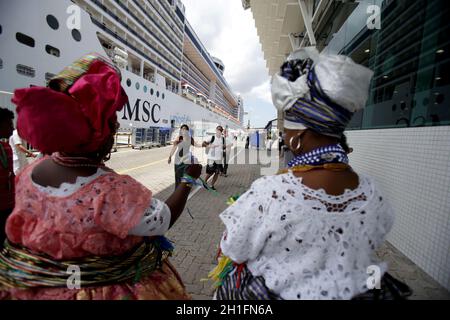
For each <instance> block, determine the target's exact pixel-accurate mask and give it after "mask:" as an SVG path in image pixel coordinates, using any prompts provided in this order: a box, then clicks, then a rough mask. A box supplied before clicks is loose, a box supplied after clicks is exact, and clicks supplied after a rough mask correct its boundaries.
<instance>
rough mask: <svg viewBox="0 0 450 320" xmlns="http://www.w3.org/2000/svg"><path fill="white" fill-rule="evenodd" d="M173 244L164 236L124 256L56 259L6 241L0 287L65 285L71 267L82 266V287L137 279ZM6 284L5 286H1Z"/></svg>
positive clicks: (0, 261) (0, 256)
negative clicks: (73, 259) (72, 259)
mask: <svg viewBox="0 0 450 320" xmlns="http://www.w3.org/2000/svg"><path fill="white" fill-rule="evenodd" d="M171 250H173V247H171V244H170V243H169V242H168V240H167V239H165V238H164V237H156V238H155V240H152V241H145V242H143V243H142V244H140V245H138V246H137V247H136V248H135V249H133V250H131V251H129V252H127V253H125V254H124V255H121V256H112V257H86V258H82V259H78V260H75V261H56V260H53V259H52V258H51V257H48V256H44V255H39V254H36V253H33V252H31V251H30V250H28V249H26V248H25V247H19V246H17V245H14V244H11V243H9V242H8V241H5V244H4V248H3V250H2V251H1V253H0V290H2V289H4V288H36V287H53V288H60V287H66V285H67V279H68V277H69V276H70V274H68V273H67V270H68V268H69V267H70V266H77V267H79V268H80V271H81V274H80V281H81V286H82V287H87V286H100V285H109V284H117V283H120V282H123V281H133V282H134V283H136V282H138V281H139V280H140V279H141V278H142V277H143V276H146V275H148V274H150V273H151V272H153V271H154V270H156V269H157V268H159V267H160V266H161V265H162V261H164V260H165V259H167V258H168V256H170V255H171ZM2 287H3V288H2Z"/></svg>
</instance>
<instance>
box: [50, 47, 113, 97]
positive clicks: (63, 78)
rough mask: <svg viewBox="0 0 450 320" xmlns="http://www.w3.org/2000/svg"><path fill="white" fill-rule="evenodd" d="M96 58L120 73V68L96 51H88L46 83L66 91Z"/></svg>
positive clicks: (55, 88) (57, 89) (53, 87)
mask: <svg viewBox="0 0 450 320" xmlns="http://www.w3.org/2000/svg"><path fill="white" fill-rule="evenodd" d="M98 60H99V61H102V62H104V63H106V64H107V65H108V66H110V67H111V68H113V69H114V70H116V72H117V74H119V75H120V70H119V69H118V68H116V67H115V66H114V65H113V64H112V62H111V61H109V60H108V59H107V58H105V57H103V56H101V55H100V54H98V53H89V54H87V55H85V56H83V57H81V58H80V59H78V60H76V61H75V62H73V63H72V64H71V65H70V66H67V67H66V68H64V70H62V71H61V72H60V73H58V74H57V75H56V76H54V77H53V78H52V79H51V80H50V82H49V83H48V86H49V87H50V88H52V89H53V90H56V91H60V92H67V91H68V90H69V89H70V87H71V86H72V85H73V84H74V83H75V81H77V80H78V79H79V78H80V77H81V76H83V75H84V74H85V73H86V72H87V71H88V70H89V68H90V66H91V65H92V64H93V63H94V62H95V61H98Z"/></svg>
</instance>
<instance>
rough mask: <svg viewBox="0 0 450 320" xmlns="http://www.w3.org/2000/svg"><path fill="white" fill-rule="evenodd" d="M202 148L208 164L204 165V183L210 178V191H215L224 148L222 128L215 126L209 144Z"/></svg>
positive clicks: (221, 166)
mask: <svg viewBox="0 0 450 320" xmlns="http://www.w3.org/2000/svg"><path fill="white" fill-rule="evenodd" d="M203 146H205V147H207V158H208V163H207V165H206V177H205V181H208V180H209V178H211V176H212V177H213V178H212V182H211V189H213V190H216V188H215V184H216V182H217V179H218V178H219V175H220V173H221V172H223V164H222V163H223V150H224V147H225V137H224V135H223V128H222V126H217V128H216V134H215V135H214V136H213V137H212V138H211V140H210V141H209V142H204V143H203Z"/></svg>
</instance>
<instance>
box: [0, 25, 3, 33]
mask: <svg viewBox="0 0 450 320" xmlns="http://www.w3.org/2000/svg"><path fill="white" fill-rule="evenodd" d="M2 32H3V28H2V25H1V24H0V34H2Z"/></svg>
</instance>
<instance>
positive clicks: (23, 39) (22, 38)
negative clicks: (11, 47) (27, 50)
mask: <svg viewBox="0 0 450 320" xmlns="http://www.w3.org/2000/svg"><path fill="white" fill-rule="evenodd" d="M16 39H17V41H19V42H20V43H21V44H24V45H26V46H28V47H32V48H34V46H35V42H34V39H33V38H32V37H30V36H27V35H26V34H23V33H20V32H17V33H16Z"/></svg>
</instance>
